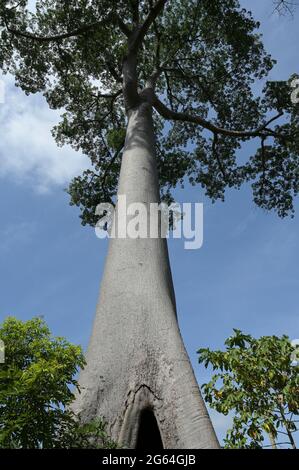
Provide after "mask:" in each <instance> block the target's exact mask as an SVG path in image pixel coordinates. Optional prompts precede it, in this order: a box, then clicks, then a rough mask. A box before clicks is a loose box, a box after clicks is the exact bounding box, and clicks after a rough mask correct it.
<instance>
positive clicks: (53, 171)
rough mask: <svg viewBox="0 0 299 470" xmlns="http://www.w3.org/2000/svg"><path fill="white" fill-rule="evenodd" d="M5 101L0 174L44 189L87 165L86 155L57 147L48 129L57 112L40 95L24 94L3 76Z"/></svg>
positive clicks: (1, 120) (0, 108)
mask: <svg viewBox="0 0 299 470" xmlns="http://www.w3.org/2000/svg"><path fill="white" fill-rule="evenodd" d="M4 81H5V102H4V103H3V104H0V135H1V140H0V177H6V178H7V177H9V178H12V179H13V180H14V181H15V182H19V183H26V184H30V185H32V186H33V187H34V189H35V190H37V191H39V192H45V191H48V190H49V189H51V188H53V187H55V186H60V187H64V186H66V185H67V184H68V182H69V181H70V180H71V178H73V177H74V176H76V175H77V174H80V173H81V172H82V170H83V169H84V168H87V167H88V163H89V162H88V158H87V157H85V156H82V155H81V154H80V153H78V152H75V151H74V150H73V149H72V148H71V147H69V146H65V147H63V148H59V147H57V145H56V143H55V141H54V139H53V137H52V135H51V128H52V127H53V126H54V125H55V124H56V123H57V122H58V121H59V113H58V112H55V111H52V110H50V109H49V108H48V106H47V103H46V102H45V100H44V99H43V98H42V97H41V96H40V95H31V96H26V95H25V94H24V93H23V92H22V91H21V90H19V89H17V88H16V87H15V86H14V83H13V79H12V78H11V77H4Z"/></svg>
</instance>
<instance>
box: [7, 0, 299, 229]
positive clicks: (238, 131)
mask: <svg viewBox="0 0 299 470" xmlns="http://www.w3.org/2000/svg"><path fill="white" fill-rule="evenodd" d="M279 3H281V2H279ZM26 7H27V1H24V0H21V1H20V2H15V1H8V0H1V2H0V67H2V69H3V70H4V71H7V72H11V73H13V74H14V75H15V78H16V83H17V85H18V86H20V87H21V88H22V89H23V90H24V91H25V92H26V93H36V92H42V93H43V94H44V96H45V98H46V100H47V102H48V104H49V106H50V107H51V108H53V109H62V110H63V114H62V120H61V122H60V124H58V125H57V126H56V127H55V129H54V130H53V134H54V136H55V138H56V140H57V142H58V144H59V145H63V144H66V143H68V144H71V145H72V146H73V147H74V148H75V149H77V150H80V151H82V152H83V153H85V154H87V155H88V156H89V157H90V159H91V168H90V169H88V170H87V171H85V172H84V173H83V175H81V176H78V177H76V178H75V179H74V180H73V181H72V183H71V184H70V187H69V189H68V192H69V194H70V197H71V204H75V205H77V206H79V207H81V210H82V214H81V218H82V222H83V224H91V225H94V224H95V223H96V221H97V219H96V217H95V207H96V205H97V204H98V203H100V202H111V201H113V199H114V196H115V194H116V190H117V180H118V174H119V169H120V162H121V157H122V152H123V149H124V143H125V138H124V137H125V129H126V121H127V116H128V113H129V110H130V109H132V108H133V107H134V106H138V103H139V102H140V101H141V100H144V99H145V96H147V97H148V100H149V103H150V104H151V105H152V106H153V109H154V110H155V113H154V121H155V129H156V147H157V161H158V166H159V175H160V186H161V194H162V197H163V198H165V199H166V200H170V199H171V190H172V189H173V188H174V187H175V186H176V185H178V184H183V183H184V182H185V181H189V182H190V183H191V184H192V185H197V184H198V185H200V186H202V187H203V188H204V190H205V192H206V194H207V195H208V196H209V197H210V198H211V199H212V200H213V201H215V200H217V199H222V200H223V199H224V195H225V191H226V189H227V188H240V186H241V185H242V184H243V183H250V184H251V185H252V190H253V199H254V201H255V203H256V204H257V205H258V206H260V207H262V208H264V209H267V210H270V209H274V210H276V211H277V212H278V214H279V215H280V216H282V217H284V216H286V215H287V214H290V213H292V212H293V210H294V206H293V200H294V197H295V196H296V195H297V193H298V187H299V178H298V151H299V147H298V145H299V134H298V110H299V104H296V103H292V102H291V99H290V96H291V91H292V90H291V88H290V86H289V85H290V82H291V79H293V78H294V77H297V76H295V75H294V76H293V77H291V78H290V80H289V81H286V82H284V84H280V85H279V86H273V84H271V82H269V83H267V85H266V86H265V89H264V92H263V94H262V95H261V96H260V97H259V96H255V94H254V92H253V84H255V83H256V82H257V81H259V80H261V79H265V77H267V75H268V73H269V72H270V70H271V68H272V66H273V64H274V61H273V60H272V59H271V57H270V56H269V55H268V54H267V53H266V52H265V50H264V47H263V44H262V38H261V35H260V34H259V32H258V28H259V23H258V22H257V21H255V20H254V19H253V16H252V14H251V12H248V11H246V10H245V9H244V8H241V7H240V4H239V2H238V0H214V1H213V2H211V1H210V0H180V1H174V0H173V1H171V2H170V1H167V0H156V2H154V1H153V0H127V1H125V0H121V1H118V2H111V1H110V0H109V1H107V0H102V1H100V2H99V1H97V0H90V1H87V0H76V1H72V2H65V1H61V0H55V1H53V0H39V1H37V2H36V10H35V11H34V12H30V11H28V8H26ZM128 70H129V73H128ZM145 90H147V92H148V93H147V95H146V94H145V93H144V91H145ZM250 140H253V141H254V142H255V143H256V146H255V147H257V151H256V152H254V151H252V150H248V148H250V149H252V146H250V147H248V146H244V143H246V142H248V141H250ZM240 149H243V151H242V157H240ZM246 152H247V153H248V155H247V158H246V157H245V155H246ZM251 153H252V155H251Z"/></svg>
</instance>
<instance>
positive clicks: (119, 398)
mask: <svg viewBox="0 0 299 470" xmlns="http://www.w3.org/2000/svg"><path fill="white" fill-rule="evenodd" d="M118 194H119V195H126V198H127V204H130V203H133V202H142V203H145V204H146V205H147V206H148V205H149V204H150V203H153V202H159V185H158V175H157V169H156V161H155V138H154V131H153V122H152V109H151V106H150V105H149V104H148V103H146V102H143V103H141V104H140V105H139V106H138V107H136V108H135V109H133V110H131V111H130V112H129V122H128V128H127V136H126V143H125V151H124V154H123V161H122V166H121V173H120V180H119V189H118ZM79 382H80V385H81V386H82V387H83V388H84V389H83V391H82V393H81V394H80V395H78V397H77V400H76V404H75V411H76V412H79V413H81V416H82V418H83V420H84V421H88V420H90V419H92V418H94V417H95V416H99V417H101V416H103V417H105V419H106V421H107V422H108V423H109V429H108V430H109V432H110V434H111V436H112V438H114V439H116V440H117V441H118V442H120V443H121V444H122V445H124V446H126V447H129V448H135V447H136V445H137V442H139V444H138V445H139V446H140V445H143V446H144V448H145V449H146V448H147V445H148V446H149V444H150V443H149V442H148V443H147V442H144V443H142V444H140V436H138V433H139V429H140V421H141V417H142V412H143V411H144V410H152V413H153V414H154V416H155V418H156V422H157V425H158V428H157V429H159V431H160V435H161V439H162V442H163V447H164V448H174V449H175V448H178V449H184V448H190V449H192V448H217V447H218V446H219V444H218V441H217V438H216V435H215V432H214V429H213V427H212V424H211V421H210V418H209V416H208V414H207V411H206V407H205V404H204V402H203V399H202V397H201V394H200V391H199V388H198V385H197V382H196V379H195V376H194V372H193V370H192V366H191V364H190V361H189V358H188V355H187V353H186V350H185V347H184V345H183V342H182V338H181V334H180V331H179V327H178V323H177V316H176V306H175V296H174V290H173V284H172V277H171V271H170V265H169V258H168V250H167V242H166V240H165V239H162V238H156V239H154V238H144V239H130V238H124V239H121V238H115V239H111V240H110V244H109V250H108V256H107V260H106V265H105V271H104V275H103V280H102V285H101V293H100V300H99V303H98V306H97V312H96V317H95V321H94V326H93V332H92V337H91V340H90V344H89V348H88V353H87V366H86V368H85V370H84V371H82V373H81V376H80V379H79Z"/></svg>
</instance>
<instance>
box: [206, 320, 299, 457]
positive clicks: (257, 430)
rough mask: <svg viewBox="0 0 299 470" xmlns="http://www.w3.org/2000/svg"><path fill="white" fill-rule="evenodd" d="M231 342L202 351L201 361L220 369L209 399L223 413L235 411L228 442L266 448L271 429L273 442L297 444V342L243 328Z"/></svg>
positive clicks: (230, 445)
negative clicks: (221, 348)
mask: <svg viewBox="0 0 299 470" xmlns="http://www.w3.org/2000/svg"><path fill="white" fill-rule="evenodd" d="M225 345H226V350H225V351H211V350H210V349H208V348H206V349H200V350H199V351H198V353H199V362H201V363H204V365H205V367H208V366H212V368H213V370H214V371H217V373H215V374H214V375H213V377H212V379H211V380H210V382H208V383H207V384H204V385H203V386H202V388H203V393H204V396H205V400H206V401H207V403H208V404H209V405H210V406H211V407H212V408H214V409H215V410H217V411H218V412H219V413H222V414H224V415H227V414H228V413H229V412H230V411H231V412H233V416H234V417H233V425H232V428H231V429H229V430H228V432H227V435H226V438H225V441H224V442H225V447H227V448H236V447H237V448H261V447H263V443H264V438H265V433H267V434H268V436H269V438H270V441H271V445H272V447H276V446H277V445H278V444H284V445H285V444H286V445H287V446H289V447H293V448H296V444H295V441H294V437H293V433H295V432H296V431H298V425H297V423H298V422H299V419H298V417H299V362H296V361H293V360H292V359H293V358H294V357H295V356H296V347H294V346H292V344H291V342H290V340H289V338H288V337H287V336H282V337H280V338H279V337H277V336H263V337H261V338H259V339H255V338H253V337H252V336H251V335H247V334H244V333H242V332H241V331H240V330H237V329H235V330H234V334H233V335H232V336H231V337H230V338H228V339H227V340H226V341H225ZM297 358H298V351H297Z"/></svg>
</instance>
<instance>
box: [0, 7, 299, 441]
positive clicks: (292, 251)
mask: <svg viewBox="0 0 299 470" xmlns="http://www.w3.org/2000/svg"><path fill="white" fill-rule="evenodd" d="M241 3H242V5H244V6H246V7H248V8H250V9H251V10H252V11H253V13H254V16H255V17H256V18H257V19H259V20H260V21H261V30H262V32H263V34H264V43H265V46H266V49H267V50H268V51H269V52H271V53H272V55H273V56H274V58H276V59H277V60H278V64H277V65H276V67H275V68H274V70H273V72H272V73H271V79H273V80H284V79H287V78H288V77H289V75H290V74H291V73H293V72H297V73H298V72H299V70H298V67H299V65H298V51H297V48H298V31H299V11H297V12H296V13H295V16H294V17H293V18H290V17H278V16H277V15H271V13H272V10H273V6H272V2H271V1H270V0H263V1H258V0H250V1H242V2H241ZM296 44H297V46H296ZM57 120H58V115H57V113H55V112H53V111H49V110H48V108H47V106H46V104H45V103H44V102H43V100H42V99H41V98H40V97H39V96H31V97H26V96H25V95H24V94H23V93H22V92H21V91H19V90H16V89H15V88H14V87H13V83H12V81H11V79H6V102H5V103H4V104H0V133H1V139H0V182H1V185H0V198H1V204H0V218H1V224H0V280H1V283H0V286H1V295H0V321H2V320H3V319H4V318H5V316H7V315H15V316H17V317H18V318H21V319H24V320H25V319H29V318H31V317H32V316H35V315H44V317H45V320H46V321H47V323H48V324H49V326H50V328H51V330H52V331H53V333H54V334H55V335H60V336H66V337H67V338H68V339H69V340H71V341H72V342H74V343H78V344H82V345H83V347H84V348H85V347H86V345H87V342H88V338H89V335H90V331H91V326H92V319H93V315H94V311H95V305H96V301H97V296H98V290H99V284H100V279H101V276H102V271H103V263H104V260H105V255H106V249H107V242H106V241H102V240H99V239H97V238H96V236H95V234H94V231H93V230H92V229H91V228H84V227H82V226H81V225H80V222H79V219H78V210H77V209H76V208H72V207H69V206H68V196H67V194H65V192H64V191H63V188H65V187H66V186H67V184H68V182H69V181H70V179H71V178H72V177H73V176H75V175H77V174H79V173H80V172H81V170H82V169H83V168H85V167H86V166H87V164H88V162H87V159H86V158H85V157H82V156H81V155H79V154H77V153H75V152H73V151H72V150H71V149H70V148H63V149H58V148H57V147H56V144H55V142H53V139H52V137H51V134H50V129H51V127H52V126H53V125H54V124H55V123H56V122H57ZM176 199H177V201H179V202H180V201H182V202H183V201H194V202H204V245H203V247H202V248H201V249H200V250H197V251H194V250H192V251H188V250H184V247H183V242H182V241H179V240H171V241H170V243H169V249H170V258H171V264H172V272H173V278H174V285H175V290H176V298H177V306H178V314H179V322H180V327H181V330H182V334H183V338H184V341H185V344H186V347H187V350H188V352H189V355H190V358H191V360H192V363H193V365H194V368H195V371H196V375H197V378H198V380H199V382H200V383H202V382H204V381H205V380H206V379H207V378H208V377H209V376H210V372H206V371H205V370H204V368H203V367H202V366H199V365H198V364H197V357H196V350H197V349H198V348H199V347H206V346H209V347H211V348H221V347H222V346H223V342H224V340H225V338H227V337H228V336H229V335H230V334H231V332H232V329H233V328H240V329H242V330H244V331H245V332H248V333H251V334H252V335H255V336H261V335H271V334H277V335H281V334H284V333H285V334H288V335H289V336H290V337H291V338H299V316H298V309H299V307H298V305H299V302H298V297H299V294H298V293H299V263H298V252H299V237H298V229H299V219H298V209H299V207H298V203H296V208H297V213H296V216H295V218H294V219H284V220H281V219H279V218H278V217H277V216H276V215H275V214H272V213H265V212H264V211H262V210H260V209H258V208H256V207H255V206H254V205H253V203H252V201H251V193H250V188H247V187H244V188H242V190H240V191H230V192H228V193H227V197H226V202H225V203H221V202H218V203H216V204H214V205H212V204H211V203H210V202H209V201H208V200H207V199H206V198H205V197H204V195H203V193H202V191H201V189H200V188H192V189H190V188H186V189H185V190H184V192H183V191H177V192H176ZM212 419H213V422H214V424H215V427H216V431H217V433H218V435H219V436H220V437H222V436H223V433H224V430H225V429H226V427H227V423H228V419H227V418H224V417H222V416H220V415H216V414H215V413H212Z"/></svg>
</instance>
